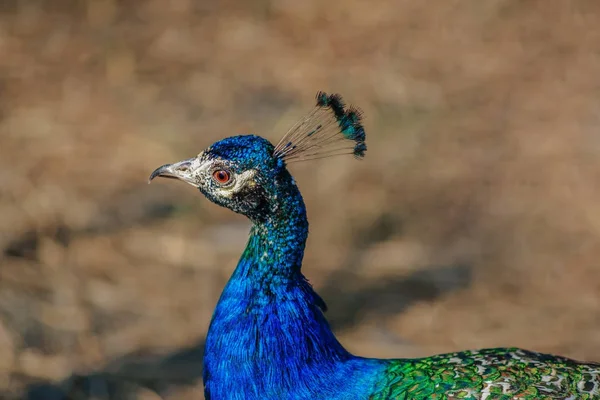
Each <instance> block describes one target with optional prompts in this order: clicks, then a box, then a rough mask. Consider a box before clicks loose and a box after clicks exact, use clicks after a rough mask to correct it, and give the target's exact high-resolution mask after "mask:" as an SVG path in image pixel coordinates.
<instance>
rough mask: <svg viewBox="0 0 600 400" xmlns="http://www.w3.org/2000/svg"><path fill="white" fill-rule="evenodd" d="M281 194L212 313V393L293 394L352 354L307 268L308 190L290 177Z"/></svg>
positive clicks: (207, 377) (208, 376)
mask: <svg viewBox="0 0 600 400" xmlns="http://www.w3.org/2000/svg"><path fill="white" fill-rule="evenodd" d="M292 182H293V181H292ZM277 198H278V199H280V202H279V203H278V204H275V205H274V206H273V207H272V211H273V213H272V214H271V215H272V216H271V217H270V218H267V219H265V220H263V221H261V222H255V223H254V225H253V227H252V230H251V235H250V239H249V241H248V244H247V247H246V249H245V251H244V253H243V254H242V257H241V259H240V261H239V263H238V266H237V268H236V270H235V271H234V273H233V275H232V277H231V279H230V280H229V282H228V283H227V285H226V287H225V289H224V291H223V293H222V295H221V298H220V300H219V303H218V304H217V307H216V310H215V313H214V315H213V320H212V322H211V326H210V329H209V332H208V336H207V340H206V351H205V358H204V364H205V365H204V368H205V369H204V383H205V389H206V394H207V397H209V398H212V399H220V398H257V397H258V398H287V396H283V395H282V393H291V389H290V386H293V385H298V384H299V383H301V382H307V381H315V380H319V378H318V377H319V376H327V374H326V371H327V370H333V369H335V364H336V363H339V362H342V361H345V360H348V359H350V358H351V357H352V356H351V355H350V354H349V353H348V352H347V351H346V350H345V349H344V348H343V347H342V346H341V344H340V343H339V342H338V341H337V339H336V338H335V336H334V335H333V333H332V331H331V329H330V327H329V324H328V323H327V321H326V320H325V317H324V315H323V310H324V309H325V304H324V303H323V301H322V300H321V298H320V297H319V296H318V295H317V294H316V293H315V292H314V290H313V289H312V287H311V285H310V284H309V283H308V282H307V280H306V279H305V278H304V276H303V275H302V273H301V271H300V267H301V264H302V258H303V254H304V247H305V243H306V238H307V235H308V222H307V218H306V210H305V207H304V202H303V200H302V197H301V195H300V193H299V191H298V189H297V188H296V186H295V184H291V185H289V187H287V188H286V190H285V191H283V192H282V193H279V194H278V196H277ZM311 371H314V372H315V374H314V376H313V375H311ZM313 383H314V382H313ZM307 387H308V386H307ZM269 394H270V395H269ZM271 395H272V396H271Z"/></svg>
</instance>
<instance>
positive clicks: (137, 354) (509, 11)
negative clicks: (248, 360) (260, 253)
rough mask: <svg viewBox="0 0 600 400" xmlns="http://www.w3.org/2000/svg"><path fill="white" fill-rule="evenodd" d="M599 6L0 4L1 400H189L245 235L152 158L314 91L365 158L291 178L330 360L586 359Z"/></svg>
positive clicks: (192, 148) (178, 154)
mask: <svg viewBox="0 0 600 400" xmlns="http://www.w3.org/2000/svg"><path fill="white" fill-rule="evenodd" d="M599 71H600V3H599V2H598V1H596V0H587V1H586V0H580V1H577V2H566V1H564V2H561V1H548V0H528V1H523V0H486V1H481V0H444V1H441V0H440V1H427V2H425V1H417V0H412V1H408V0H404V1H400V0H380V1H376V2H370V1H359V0H329V1H327V2H321V1H318V0H302V1H299V0H280V1H278V0H259V1H207V0H147V1H141V0H140V1H135V0H87V1H86V0H47V1H42V0H22V1H19V0H2V1H0V398H2V399H21V398H26V399H51V400H53V399H159V398H164V399H201V398H202V389H201V388H202V382H201V368H202V367H201V357H202V346H203V338H204V335H205V332H206V329H207V326H208V323H209V320H210V316H211V313H212V309H213V307H214V305H215V303H216V301H217V298H218V296H219V293H220V290H221V289H222V287H223V285H224V284H225V282H226V280H227V278H228V276H229V274H230V273H231V271H232V270H233V268H234V266H235V264H236V262H237V259H238V257H239V255H240V253H241V251H242V249H243V247H244V245H245V241H246V238H247V232H248V229H249V223H248V222H247V221H246V220H245V219H244V218H243V217H241V216H238V215H234V214H233V213H231V212H229V211H228V210H224V209H220V208H218V207H217V206H215V205H213V204H211V203H209V202H208V201H206V200H205V199H203V198H202V197H201V196H200V194H199V193H197V192H196V191H195V190H194V189H193V188H191V187H189V186H187V185H184V184H177V183H175V182H172V181H166V180H165V181H157V182H156V183H153V184H152V185H150V186H149V185H147V184H146V179H147V177H148V175H149V173H150V172H151V171H152V170H153V169H154V168H155V167H157V166H159V165H162V164H164V163H167V162H173V161H177V160H180V159H183V158H187V157H190V156H192V155H194V154H196V153H197V152H198V151H200V150H201V149H203V148H204V147H206V146H208V145H210V144H211V143H212V142H213V141H215V140H218V139H220V138H223V137H225V136H230V135H233V134H240V133H257V134H260V135H263V136H266V137H267V138H269V139H271V140H272V141H277V139H278V138H279V137H280V136H281V135H282V134H283V133H284V132H285V131H286V129H287V128H288V127H289V126H291V125H292V124H293V122H294V121H295V120H296V119H297V118H299V117H301V116H302V115H304V114H305V113H306V112H308V111H309V110H310V109H311V108H312V107H313V104H314V95H315V93H316V92H317V91H318V90H324V91H327V92H339V93H341V94H342V95H343V96H344V98H345V99H346V100H347V101H348V102H350V103H352V104H355V105H357V106H359V107H360V108H362V110H363V111H364V114H365V126H366V130H367V136H368V141H367V143H368V146H369V150H368V152H367V157H366V158H365V160H364V161H361V162H357V161H355V160H354V159H353V158H352V157H347V158H344V157H340V158H332V159H327V160H320V161H315V162H308V163H297V164H294V165H292V166H291V170H292V173H293V174H295V176H296V177H297V181H298V183H299V186H300V188H301V190H302V192H303V194H304V196H305V200H306V203H307V207H308V212H309V218H310V221H311V236H310V239H309V242H308V248H307V252H306V257H305V263H304V265H305V267H304V271H305V274H306V275H307V276H308V277H309V278H310V280H311V281H312V282H313V283H314V285H315V286H316V288H317V290H318V291H319V293H320V294H321V295H322V296H323V297H324V298H325V300H326V301H327V303H328V304H329V306H330V311H329V314H328V315H329V319H330V320H331V323H332V325H333V328H334V329H335V331H336V332H337V334H338V335H339V337H340V339H341V341H342V342H343V343H344V344H345V345H346V346H347V347H348V348H349V349H350V350H352V351H354V352H356V353H359V354H361V355H365V356H373V357H416V356H425V355H430V354H434V353H439V352H449V351H455V350H461V349H467V348H478V347H495V346H520V347H525V348H528V349H532V350H537V351H543V352H552V353H560V354H563V355H566V356H570V357H574V358H579V359H586V360H593V359H596V360H600V265H599V260H600V206H599V200H600V187H599V185H598V182H599V178H600V158H599V155H600V111H599V110H600V73H599Z"/></svg>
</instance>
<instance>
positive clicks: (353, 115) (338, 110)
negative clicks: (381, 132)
mask: <svg viewBox="0 0 600 400" xmlns="http://www.w3.org/2000/svg"><path fill="white" fill-rule="evenodd" d="M361 119H362V113H361V112H360V110H358V109H357V108H354V107H348V108H346V107H345V105H344V101H343V100H342V97H341V96H340V95H339V94H331V95H328V94H327V93H324V92H319V93H317V105H316V107H315V109H314V110H313V111H312V112H310V113H309V114H308V115H306V116H305V117H304V118H302V119H301V120H300V121H298V122H297V123H296V124H295V125H294V126H293V127H292V128H291V129H290V130H289V131H288V132H287V133H286V134H285V135H284V136H283V137H282V138H281V140H280V141H279V143H278V144H277V146H275V151H274V152H273V155H274V156H275V157H278V158H280V159H282V160H285V161H286V162H295V161H304V160H314V159H317V158H324V157H330V156H336V155H342V154H353V155H354V156H355V157H356V158H362V157H364V155H365V151H366V150H367V145H366V144H365V130H364V128H363V126H362V124H361Z"/></svg>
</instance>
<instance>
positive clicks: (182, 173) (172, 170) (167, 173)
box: [148, 159, 198, 187]
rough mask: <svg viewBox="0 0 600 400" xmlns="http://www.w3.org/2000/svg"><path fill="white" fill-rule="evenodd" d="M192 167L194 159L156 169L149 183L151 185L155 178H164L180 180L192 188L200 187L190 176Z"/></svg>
mask: <svg viewBox="0 0 600 400" xmlns="http://www.w3.org/2000/svg"><path fill="white" fill-rule="evenodd" d="M191 165H192V159H189V160H183V161H179V162H176V163H174V164H165V165H163V166H160V167H158V168H156V169H155V170H154V171H152V173H151V174H150V177H149V178H148V183H151V182H152V181H153V180H154V178H157V177H162V178H170V179H178V180H180V181H183V182H186V183H189V184H190V185H192V186H196V187H197V186H198V185H197V183H196V182H194V180H193V179H192V178H191V177H190V176H189V170H190V168H191Z"/></svg>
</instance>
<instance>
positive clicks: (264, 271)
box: [149, 92, 600, 400]
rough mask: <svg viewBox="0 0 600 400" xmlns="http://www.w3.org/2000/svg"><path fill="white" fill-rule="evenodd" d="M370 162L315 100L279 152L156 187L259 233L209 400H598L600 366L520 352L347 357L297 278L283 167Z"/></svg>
mask: <svg viewBox="0 0 600 400" xmlns="http://www.w3.org/2000/svg"><path fill="white" fill-rule="evenodd" d="M366 150H367V147H366V144H365V130H364V128H363V126H362V123H361V112H360V111H359V110H358V109H356V108H352V107H346V106H345V104H344V102H343V101H342V98H341V96H339V95H337V94H333V95H328V94H326V93H323V92H319V93H318V94H317V101H316V107H315V108H314V109H313V110H312V112H310V113H309V114H308V115H306V116H305V117H304V118H302V119H301V120H300V121H298V122H297V123H296V124H295V125H294V126H293V127H292V128H291V129H290V130H289V131H288V132H287V133H286V134H285V135H284V136H283V138H282V139H281V141H280V142H279V143H278V144H277V145H275V146H274V145H273V144H271V142H269V141H268V140H266V139H264V138H262V137H259V136H255V135H242V136H233V137H228V138H225V139H223V140H220V141H218V142H216V143H214V144H212V145H211V146H210V147H208V148H207V149H206V150H204V151H202V152H201V153H200V154H198V155H197V156H195V157H192V158H189V159H186V160H183V161H180V162H176V163H174V164H166V165H163V166H161V167H159V168H157V169H156V170H155V171H154V172H152V174H151V175H150V178H149V182H150V181H151V180H152V179H154V178H156V177H166V178H175V179H178V180H181V181H183V182H186V183H188V184H190V185H192V186H194V187H195V188H197V189H198V190H199V191H200V192H201V193H202V194H203V195H204V196H205V197H206V198H208V199H209V200H210V201H212V202H214V203H216V204H218V205H220V206H223V207H227V208H229V209H230V210H232V211H234V212H236V213H240V214H243V215H245V216H246V217H247V218H249V219H250V221H251V222H252V227H251V230H250V237H249V239H248V243H247V245H246V248H245V250H244V251H243V253H242V255H241V258H240V260H239V262H238V265H237V267H236V269H235V271H234V272H233V274H232V276H231V278H230V279H229V281H228V283H227V284H226V286H225V288H224V290H223V292H222V294H221V297H220V299H219V302H218V304H217V306H216V309H215V311H214V314H213V317H212V321H211V323H210V328H209V330H208V334H207V337H206V343H205V355H204V360H203V361H204V370H203V380H204V391H205V396H206V399H208V400H221V399H233V400H236V399H240V400H248V399H278V400H282V399H310V400H316V399H333V400H335V399H338V400H342V399H343V400H353V399H357V400H358V399H361V400H362V399H373V400H378V399H407V400H408V399H414V400H417V399H419V400H420V399H487V400H492V399H600V364H593V363H587V364H586V363H583V362H579V361H575V360H571V359H568V358H564V357H558V356H553V355H548V354H541V353H535V352H532V351H527V350H522V349H518V348H496V349H485V350H478V351H463V352H457V353H451V354H443V355H435V356H432V357H427V358H411V359H373V358H363V357H359V356H355V355H353V354H351V353H349V352H348V351H347V350H346V349H345V348H344V347H343V346H342V344H341V343H340V342H339V341H338V340H337V339H336V337H335V335H334V334H333V332H332V331H331V329H330V327H329V324H328V322H327V320H326V318H325V311H326V310H327V307H326V305H325V302H324V301H323V299H322V298H321V297H319V295H318V294H317V293H316V292H315V291H314V290H313V288H312V286H311V285H310V283H309V282H308V280H307V279H306V278H305V277H304V275H303V274H302V272H301V266H302V258H303V255H304V249H305V243H306V239H307V236H308V220H307V216H306V208H305V205H304V201H303V199H302V196H301V194H300V191H299V189H298V186H297V184H296V181H295V180H294V178H293V177H292V175H291V174H290V172H289V171H288V169H287V164H289V163H292V162H295V161H301V160H311V159H317V158H322V157H329V156H333V155H342V154H351V155H354V157H356V158H362V157H364V155H365V152H366Z"/></svg>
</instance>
